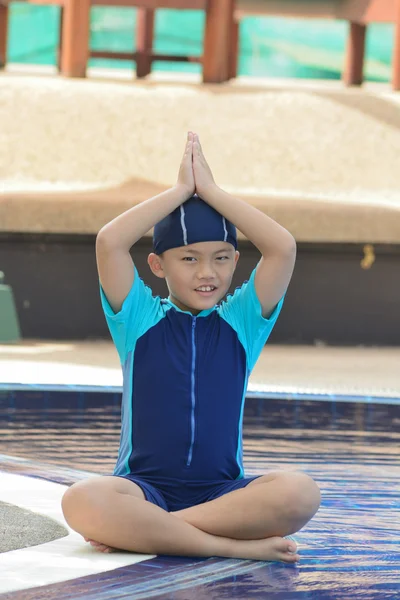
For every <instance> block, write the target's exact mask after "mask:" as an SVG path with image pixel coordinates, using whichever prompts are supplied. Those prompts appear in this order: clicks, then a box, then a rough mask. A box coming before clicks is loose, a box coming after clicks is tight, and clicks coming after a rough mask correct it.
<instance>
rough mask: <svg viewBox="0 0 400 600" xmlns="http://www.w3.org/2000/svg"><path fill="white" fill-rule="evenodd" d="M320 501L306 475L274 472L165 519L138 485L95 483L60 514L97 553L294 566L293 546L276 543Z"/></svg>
mask: <svg viewBox="0 0 400 600" xmlns="http://www.w3.org/2000/svg"><path fill="white" fill-rule="evenodd" d="M274 482H275V484H274V485H272V484H273V483H274ZM319 498H320V496H319V489H318V487H317V486H316V484H315V483H314V482H313V480H312V479H311V478H309V477H308V476H307V475H305V474H302V473H289V472H282V473H280V472H278V473H275V474H271V473H270V474H269V475H266V476H264V477H261V478H259V479H257V480H255V481H253V482H251V483H250V484H248V486H247V487H246V488H243V489H241V490H236V491H235V492H230V493H228V494H226V495H225V496H222V497H221V498H218V499H216V500H212V501H210V502H208V503H206V504H202V505H197V506H194V507H191V508H189V509H185V510H184V511H177V512H175V513H168V512H166V511H165V510H163V509H161V508H159V507H158V506H155V505H154V504H151V503H150V502H147V501H145V500H144V494H143V492H142V490H141V489H140V488H139V487H138V486H137V485H136V484H134V483H132V482H130V481H127V480H124V479H121V478H117V477H96V478H93V479H90V480H86V481H81V482H78V483H76V484H74V485H73V486H71V488H69V489H68V490H67V491H66V492H65V494H64V497H63V501H62V508H63V511H64V516H65V518H66V520H67V522H68V524H69V525H70V526H71V527H72V528H73V529H74V530H75V531H77V532H78V533H80V534H81V535H82V536H83V537H84V538H85V539H86V540H87V541H89V540H90V541H91V543H92V545H94V546H95V547H97V549H99V550H101V551H109V550H111V549H113V548H118V549H123V550H128V551H131V552H140V553H145V554H173V555H180V556H225V557H232V558H251V559H255V560H281V561H284V562H296V561H297V560H298V559H299V557H298V555H297V554H295V551H296V549H297V548H296V544H295V543H294V542H292V541H289V540H284V539H283V538H282V537H281V536H284V535H288V534H289V533H293V532H294V531H298V529H300V528H301V527H302V526H303V525H304V524H305V523H306V522H307V521H308V520H309V519H310V518H311V517H312V516H313V514H315V512H316V511H317V510H318V506H319ZM94 540H96V541H94Z"/></svg>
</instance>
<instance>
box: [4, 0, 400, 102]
mask: <svg viewBox="0 0 400 600" xmlns="http://www.w3.org/2000/svg"><path fill="white" fill-rule="evenodd" d="M19 1H21V0H19ZM10 2H11V0H0V67H1V66H4V65H5V63H6V56H7V33H8V6H9V4H10ZM25 2H28V3H30V4H53V5H58V6H60V7H61V9H62V10H61V15H62V16H61V20H62V23H61V35H60V43H59V67H60V71H61V72H62V73H63V74H64V75H66V76H69V77H85V75H86V68H87V62H88V59H89V58H90V57H97V58H99V57H101V58H118V59H121V58H122V59H128V60H132V61H136V67H137V68H136V74H137V77H145V76H146V75H148V74H149V73H150V72H151V67H152V63H153V62H154V61H155V60H168V61H190V62H197V63H200V64H201V65H202V69H203V82H204V83H221V82H223V81H227V80H228V79H230V78H232V77H235V76H236V73H237V57H238V52H239V26H240V22H241V20H243V19H244V18H246V17H247V16H251V15H267V16H284V17H285V16H286V17H300V18H320V19H341V20H346V21H348V22H349V23H350V29H349V35H348V41H347V49H346V59H345V64H344V69H343V80H344V82H345V83H346V84H348V85H359V84H361V83H362V81H363V66H364V54H365V37H366V30H367V26H368V25H369V24H370V23H384V22H387V23H394V24H395V32H394V48H393V62H392V72H393V75H392V86H393V88H394V89H395V90H399V89H400V0H136V1H135V0H114V1H112V0H25ZM91 6H119V7H135V8H137V9H138V14H137V31H136V51H135V52H131V53H128V52H110V51H108V50H104V51H92V50H90V47H89V32H90V8H91ZM158 8H174V9H182V10H183V9H185V10H204V11H205V13H206V23H205V30H204V36H203V54H202V56H180V55H161V54H156V53H154V52H153V39H154V16H155V11H156V10H157V9H158Z"/></svg>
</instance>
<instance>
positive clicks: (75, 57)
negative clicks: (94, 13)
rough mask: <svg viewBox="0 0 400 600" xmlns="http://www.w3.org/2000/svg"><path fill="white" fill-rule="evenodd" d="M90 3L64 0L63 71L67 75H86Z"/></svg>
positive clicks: (82, 0) (86, 0) (79, 0)
mask: <svg viewBox="0 0 400 600" xmlns="http://www.w3.org/2000/svg"><path fill="white" fill-rule="evenodd" d="M90 4H91V2H90V0H64V15H63V30H62V34H61V35H62V55H61V72H62V74H63V75H66V76H67V77H86V67H87V62H88V58H89V43H90Z"/></svg>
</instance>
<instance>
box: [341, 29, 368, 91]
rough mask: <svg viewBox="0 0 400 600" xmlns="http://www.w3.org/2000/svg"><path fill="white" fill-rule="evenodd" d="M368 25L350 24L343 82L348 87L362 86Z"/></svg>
mask: <svg viewBox="0 0 400 600" xmlns="http://www.w3.org/2000/svg"><path fill="white" fill-rule="evenodd" d="M366 29H367V28H366V25H364V24H362V23H350V32H349V37H348V40H347V50H346V62H345V68H344V72H343V81H344V83H345V84H346V85H361V84H362V82H363V72H364V52H365V33H366Z"/></svg>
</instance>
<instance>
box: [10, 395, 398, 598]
mask: <svg viewBox="0 0 400 600" xmlns="http://www.w3.org/2000/svg"><path fill="white" fill-rule="evenodd" d="M255 396H256V397H248V398H247V401H246V408H245V413H244V427H243V431H244V458H245V461H244V462H245V469H246V474H261V473H264V472H265V471H267V470H270V469H277V468H282V469H297V470H302V471H304V472H306V473H308V474H309V475H311V476H312V477H313V478H314V479H315V480H316V481H317V483H318V484H319V486H320V488H321V491H322V504H321V507H320V510H319V512H318V513H317V515H316V516H315V517H314V518H313V519H312V520H311V521H310V523H308V524H307V525H306V526H305V527H304V528H303V529H302V530H300V532H298V533H297V534H295V538H296V540H297V541H298V543H299V548H300V555H301V560H300V563H299V564H298V565H297V566H295V565H284V564H283V563H259V562H253V561H239V560H230V559H229V560H228V559H189V558H181V557H157V558H154V559H151V560H146V561H144V562H141V563H138V564H135V565H129V566H125V567H122V568H119V569H116V570H114V571H108V572H104V573H101V574H98V575H95V576H90V577H82V578H78V579H75V580H73V582H65V583H57V584H52V585H48V586H45V587H43V588H40V591H41V594H43V595H40V596H39V595H38V589H36V590H25V591H24V592H14V593H11V594H9V595H8V596H7V598H8V597H10V598H24V599H28V598H29V599H30V598H32V599H33V598H35V600H36V599H38V598H39V597H40V598H41V597H43V598H44V597H45V598H46V599H50V598H67V597H68V598H82V597H85V598H96V599H102V598H122V597H126V598H127V597H132V598H160V599H162V598H163V599H167V598H168V600H183V599H185V600H189V599H190V600H191V599H192V598H193V599H194V598H196V600H199V599H200V600H201V599H202V598H206V597H207V598H208V599H209V600H216V599H221V598H243V599H246V600H247V599H248V598H282V599H285V600H288V599H291V598H317V599H321V600H327V599H330V600H334V599H335V600H341V599H348V598H350V597H356V598H363V599H367V598H368V599H375V598H377V599H378V598H379V599H381V598H390V599H395V598H400V587H399V571H398V558H399V545H398V539H399V534H400V518H399V517H400V467H399V438H400V408H399V402H398V401H396V400H395V399H392V400H391V401H390V402H388V403H385V402H384V400H383V399H382V401H376V402H372V401H367V400H366V399H365V398H361V397H360V398H359V399H358V401H355V399H353V401H346V402H343V401H341V400H340V398H339V397H337V398H335V399H329V397H325V398H321V399H320V400H311V399H302V398H301V397H295V396H293V397H292V399H290V396H288V395H287V396H285V397H283V396H282V397H280V398H279V397H275V398H274V397H269V398H267V397H265V396H264V397H263V396H262V395H261V394H258V395H255ZM120 397H121V395H120V390H119V388H114V389H112V388H108V390H107V391H106V392H101V391H92V392H88V391H85V388H84V387H82V388H79V389H78V388H72V386H71V388H70V389H68V388H67V387H66V388H65V389H64V391H61V389H59V390H58V391H55V390H54V389H51V388H50V389H49V388H48V389H43V388H42V389H40V387H39V386H37V389H26V388H25V389H19V390H18V389H10V386H9V387H8V389H7V390H6V389H4V388H3V390H2V391H1V392H0V408H1V410H0V415H1V417H0V418H1V424H0V427H1V431H2V435H1V438H0V453H1V457H0V460H1V463H0V470H1V471H3V472H7V473H19V474H21V475H29V476H30V477H32V476H33V477H39V478H42V479H47V480H50V481H59V482H61V483H64V484H70V483H73V482H74V481H77V480H79V479H82V478H84V477H87V476H88V474H91V473H97V474H107V473H110V472H111V471H112V469H113V466H114V463H115V461H116V456H117V451H118V442H119V419H120V412H119V411H120V409H119V406H120ZM348 400H350V399H348ZM22 594H23V595H22Z"/></svg>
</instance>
